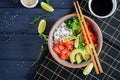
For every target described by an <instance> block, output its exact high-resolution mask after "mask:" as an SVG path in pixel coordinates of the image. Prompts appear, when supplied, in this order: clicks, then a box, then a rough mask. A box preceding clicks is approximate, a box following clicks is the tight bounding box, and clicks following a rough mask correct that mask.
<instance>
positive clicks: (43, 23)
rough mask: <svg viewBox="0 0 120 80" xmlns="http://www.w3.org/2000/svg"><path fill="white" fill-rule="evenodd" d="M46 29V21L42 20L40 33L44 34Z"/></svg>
mask: <svg viewBox="0 0 120 80" xmlns="http://www.w3.org/2000/svg"><path fill="white" fill-rule="evenodd" d="M45 28H46V20H44V19H43V20H41V21H40V23H39V26H38V32H39V33H40V34H41V33H43V32H44V30H45Z"/></svg>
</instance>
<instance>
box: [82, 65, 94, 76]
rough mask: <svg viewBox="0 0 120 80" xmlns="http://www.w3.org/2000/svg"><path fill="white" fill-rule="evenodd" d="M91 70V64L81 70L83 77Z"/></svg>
mask: <svg viewBox="0 0 120 80" xmlns="http://www.w3.org/2000/svg"><path fill="white" fill-rule="evenodd" d="M92 69H93V63H90V64H88V65H87V66H86V67H85V69H84V70H83V74H84V75H88V74H89V73H90V72H91V71H92Z"/></svg>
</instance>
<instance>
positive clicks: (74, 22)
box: [65, 17, 81, 36]
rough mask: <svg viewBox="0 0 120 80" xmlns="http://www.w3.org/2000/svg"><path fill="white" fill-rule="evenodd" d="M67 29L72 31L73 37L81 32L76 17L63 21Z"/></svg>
mask: <svg viewBox="0 0 120 80" xmlns="http://www.w3.org/2000/svg"><path fill="white" fill-rule="evenodd" d="M65 23H66V24H67V26H68V28H70V29H72V32H73V35H74V36H77V34H79V33H80V32H81V27H80V23H79V20H78V18H77V17H73V18H72V19H69V20H67V21H65Z"/></svg>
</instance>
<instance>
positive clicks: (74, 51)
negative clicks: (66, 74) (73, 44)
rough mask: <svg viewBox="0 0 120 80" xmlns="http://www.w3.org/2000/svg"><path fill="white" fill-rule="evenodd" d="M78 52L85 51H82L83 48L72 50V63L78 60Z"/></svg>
mask: <svg viewBox="0 0 120 80" xmlns="http://www.w3.org/2000/svg"><path fill="white" fill-rule="evenodd" d="M77 53H80V54H82V53H83V51H82V50H81V49H74V50H73V51H72V52H71V54H70V62H71V63H74V62H75V61H76V60H75V56H76V54H77Z"/></svg>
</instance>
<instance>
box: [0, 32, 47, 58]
mask: <svg viewBox="0 0 120 80" xmlns="http://www.w3.org/2000/svg"><path fill="white" fill-rule="evenodd" d="M42 43H45V41H44V40H43V39H41V38H40V37H39V36H38V35H28V34H27V35H26V34H23V35H20V34H5V35H3V34H0V60H2V59H23V60H24V59H25V60H33V59H36V58H37V57H38V55H39V51H40V47H41V44H42Z"/></svg>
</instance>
